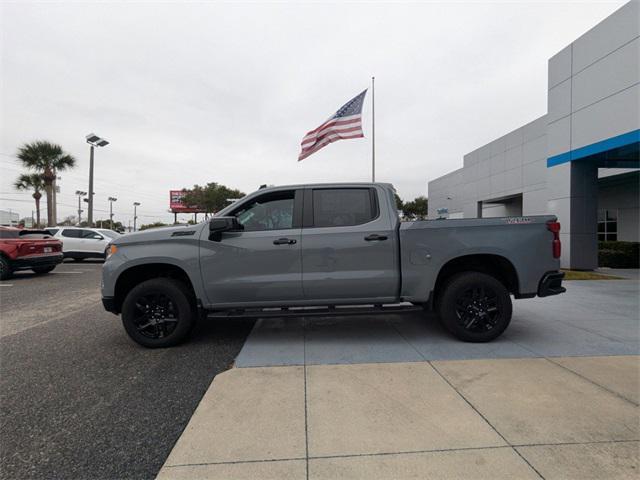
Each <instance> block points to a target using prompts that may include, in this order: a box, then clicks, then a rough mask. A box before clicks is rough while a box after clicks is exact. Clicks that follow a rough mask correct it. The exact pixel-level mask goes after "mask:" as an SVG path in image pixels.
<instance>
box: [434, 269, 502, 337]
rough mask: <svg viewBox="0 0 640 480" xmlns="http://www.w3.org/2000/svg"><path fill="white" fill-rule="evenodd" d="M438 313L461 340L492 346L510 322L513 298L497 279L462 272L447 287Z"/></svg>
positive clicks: (440, 301) (446, 326) (439, 304)
mask: <svg viewBox="0 0 640 480" xmlns="http://www.w3.org/2000/svg"><path fill="white" fill-rule="evenodd" d="M438 312H439V314H440V319H441V321H442V323H443V325H444V326H445V328H446V329H447V330H449V331H450V332H451V333H452V334H453V335H455V336H456V337H457V338H459V339H460V340H463V341H465V342H478V343H479V342H490V341H491V340H493V339H494V338H497V337H499V336H500V335H501V334H502V332H504V331H505V330H506V328H507V327H508V326H509V322H511V313H512V307H511V297H510V296H509V291H508V290H507V289H506V287H505V286H504V285H503V284H502V283H501V282H500V281H499V280H497V279H496V278H494V277H492V276H490V275H487V274H485V273H480V272H463V273H459V274H457V275H455V276H453V277H451V279H450V280H449V281H448V282H447V283H446V285H445V286H444V290H443V292H442V295H441V297H440V300H439V302H438Z"/></svg>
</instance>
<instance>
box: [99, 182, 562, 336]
mask: <svg viewBox="0 0 640 480" xmlns="http://www.w3.org/2000/svg"><path fill="white" fill-rule="evenodd" d="M559 231H560V224H559V223H558V222H557V219H556V218H555V217H553V216H526V217H508V218H488V219H466V220H465V219H460V220H429V221H416V222H400V220H399V218H398V212H397V210H396V205H395V199H394V189H393V187H392V186H391V185H389V184H384V183H348V184H347V183H344V184H343V183H341V184H322V185H296V186H283V187H272V188H264V189H261V190H258V191H257V192H254V193H252V194H250V195H247V196H246V197H244V198H242V199H241V200H238V201H237V202H235V203H233V204H232V205H229V206H228V207H226V208H225V209H223V210H222V211H220V212H219V213H218V214H217V215H216V216H214V217H212V218H211V219H210V220H209V221H206V222H204V223H200V224H198V225H193V226H186V227H185V226H176V227H169V228H160V229H155V230H148V231H144V232H139V233H133V234H129V235H125V236H123V237H120V238H117V239H115V240H114V241H113V243H112V245H111V247H110V252H109V256H108V258H107V260H106V262H105V264H104V267H103V270H102V302H103V304H104V307H105V308H106V309H107V310H108V311H110V312H113V313H115V314H119V313H120V314H121V315H122V322H123V324H124V328H125V330H126V331H127V333H128V334H129V336H130V337H131V338H132V339H133V340H134V341H136V342H138V343H139V344H141V345H144V346H146V347H168V346H172V345H175V344H177V343H179V342H181V341H183V340H184V339H185V338H186V337H187V336H188V335H189V333H190V331H191V329H192V327H193V326H194V324H195V322H196V321H197V320H198V319H200V318H207V317H209V318H210V317H225V318H229V317H260V318H264V317H283V316H311V315H322V316H325V315H350V314H372V313H389V312H393V313H398V312H405V311H415V310H423V309H424V310H429V309H435V310H437V312H438V314H439V318H440V320H441V322H442V323H443V325H444V326H445V327H446V329H447V330H449V331H450V332H451V333H452V334H453V335H455V336H456V337H457V338H459V339H461V340H464V341H469V342H487V341H490V340H493V339H494V338H496V337H498V336H499V335H500V334H501V333H502V332H503V331H504V330H505V329H506V328H507V326H508V325H509V322H510V321H511V295H513V296H514V297H515V298H531V297H534V296H536V295H537V296H540V297H545V296H549V295H556V294H559V293H562V292H564V291H565V289H564V288H563V287H562V279H563V276H564V273H562V272H559V271H558V268H559V257H560V237H559Z"/></svg>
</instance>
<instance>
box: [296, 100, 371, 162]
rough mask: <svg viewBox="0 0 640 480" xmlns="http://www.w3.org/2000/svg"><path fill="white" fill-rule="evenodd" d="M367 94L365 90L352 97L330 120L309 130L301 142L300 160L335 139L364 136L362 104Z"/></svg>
mask: <svg viewBox="0 0 640 480" xmlns="http://www.w3.org/2000/svg"><path fill="white" fill-rule="evenodd" d="M366 94H367V91H366V90H365V91H364V92H362V93H361V94H360V95H358V96H356V97H354V98H352V99H351V100H349V101H348V102H347V103H345V104H344V105H343V106H342V107H340V110H338V111H337V112H336V113H335V115H333V116H332V117H331V118H330V119H329V120H327V121H326V122H324V123H323V124H322V125H320V126H319V127H318V128H316V129H314V130H311V131H310V132H308V133H307V134H306V135H305V136H304V138H303V139H302V143H301V144H300V145H301V147H302V151H301V152H300V155H298V161H300V160H304V159H305V158H307V157H308V156H309V155H311V154H312V153H315V152H317V151H318V150H320V149H321V148H322V147H325V146H327V145H329V144H330V143H333V142H335V141H338V140H347V139H349V138H362V137H364V135H363V133H362V104H363V103H364V96H365V95H366Z"/></svg>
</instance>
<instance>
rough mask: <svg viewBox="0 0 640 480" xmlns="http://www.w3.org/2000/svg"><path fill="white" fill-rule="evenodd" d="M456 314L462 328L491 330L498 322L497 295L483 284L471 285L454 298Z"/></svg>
mask: <svg viewBox="0 0 640 480" xmlns="http://www.w3.org/2000/svg"><path fill="white" fill-rule="evenodd" d="M455 309H456V315H457V317H458V323H459V324H460V326H461V327H462V328H464V329H465V330H468V331H470V332H475V333H482V332H486V331H489V330H491V329H492V328H494V327H495V326H496V324H497V323H498V319H499V318H500V310H499V307H498V296H497V294H496V293H495V292H494V291H493V290H492V289H491V288H490V287H485V286H482V285H480V286H473V287H470V288H468V289H467V290H465V291H463V292H462V293H460V294H459V295H458V297H457V298H456V307H455Z"/></svg>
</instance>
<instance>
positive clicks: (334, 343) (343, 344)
mask: <svg viewBox="0 0 640 480" xmlns="http://www.w3.org/2000/svg"><path fill="white" fill-rule="evenodd" d="M631 272H632V273H634V272H637V271H636V270H632V271H631ZM616 273H617V271H616ZM565 285H566V287H567V292H566V293H564V294H562V295H558V296H555V297H547V298H532V299H527V300H515V301H514V302H513V320H512V321H511V325H510V326H509V328H508V329H507V330H506V331H505V333H504V334H503V335H502V336H500V337H499V338H497V339H496V340H494V341H492V342H489V343H475V344H473V343H465V342H460V341H459V340H457V339H455V338H453V336H452V335H450V334H449V333H448V332H446V331H445V330H444V328H442V326H441V325H440V323H439V322H438V321H437V318H436V316H435V315H433V314H430V315H425V314H423V313H422V312H421V313H415V314H403V315H373V316H366V315H363V316H359V317H309V318H270V319H261V320H258V321H257V322H256V325H255V327H254V329H253V331H252V332H251V335H249V338H247V341H246V343H245V345H244V347H243V348H242V351H241V352H240V355H238V358H237V359H236V366H238V367H267V366H277V365H303V364H306V365H326V364H347V363H384V362H419V361H425V360H426V361H431V360H469V359H475V358H527V357H532V358H534V357H565V356H594V355H603V356H608V355H638V354H639V353H640V351H639V349H638V345H639V344H640V328H639V326H638V312H639V311H640V283H639V282H638V279H637V278H629V279H625V280H589V281H571V282H565Z"/></svg>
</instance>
